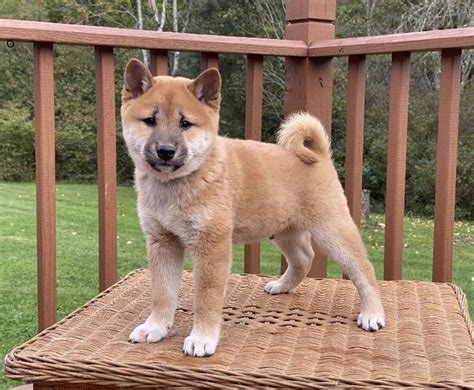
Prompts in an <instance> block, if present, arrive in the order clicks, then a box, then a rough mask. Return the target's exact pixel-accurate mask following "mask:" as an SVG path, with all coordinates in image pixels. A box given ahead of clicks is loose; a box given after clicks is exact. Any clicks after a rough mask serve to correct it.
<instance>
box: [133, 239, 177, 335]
mask: <svg viewBox="0 0 474 390" xmlns="http://www.w3.org/2000/svg"><path fill="white" fill-rule="evenodd" d="M147 253H148V261H149V266H150V273H151V296H152V309H151V314H150V315H149V316H148V318H147V319H146V321H145V322H144V323H143V324H141V325H139V326H137V327H136V328H135V330H134V331H133V332H132V333H131V334H130V336H129V340H130V341H131V342H135V343H144V342H147V343H156V342H157V341H160V340H161V339H162V338H164V337H165V336H166V335H167V334H168V331H169V329H170V328H171V326H172V325H173V320H174V313H175V311H176V305H177V300H178V290H179V284H180V281H181V274H182V270H183V259H184V249H183V246H182V244H181V241H180V240H179V239H178V238H177V237H176V236H174V235H173V234H171V233H162V234H159V235H155V236H154V237H153V238H151V237H147Z"/></svg>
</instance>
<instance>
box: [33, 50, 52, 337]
mask: <svg viewBox="0 0 474 390" xmlns="http://www.w3.org/2000/svg"><path fill="white" fill-rule="evenodd" d="M33 46H34V70H33V72H34V95H35V129H36V145H35V150H36V235H37V244H36V245H37V269H38V281H37V283H38V330H39V331H42V330H43V329H45V328H47V327H48V326H50V325H52V324H54V323H55V322H56V193H55V174H56V170H55V136H54V132H55V129H54V68H53V44H52V43H35V44H34V45H33Z"/></svg>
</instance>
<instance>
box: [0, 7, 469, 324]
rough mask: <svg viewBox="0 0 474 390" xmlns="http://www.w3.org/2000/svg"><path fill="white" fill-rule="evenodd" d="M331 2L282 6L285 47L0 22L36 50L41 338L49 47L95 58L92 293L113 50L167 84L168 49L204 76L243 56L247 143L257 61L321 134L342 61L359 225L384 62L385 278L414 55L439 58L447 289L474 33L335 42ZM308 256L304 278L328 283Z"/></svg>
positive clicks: (110, 218) (48, 257) (48, 255)
mask: <svg viewBox="0 0 474 390" xmlns="http://www.w3.org/2000/svg"><path fill="white" fill-rule="evenodd" d="M335 10H336V6H335V0H307V1H304V2H300V1H299V0H287V14H286V19H287V21H288V22H289V24H288V26H287V30H286V32H287V37H288V38H289V39H286V40H274V39H260V38H243V37H223V36H211V35H199V34H182V33H169V32H167V33H160V32H154V31H137V30H128V29H116V28H105V27H91V26H79V25H65V24H54V23H41V22H29V21H17V20H0V40H22V41H28V42H33V44H34V99H35V128H36V159H37V160H36V161H37V163H36V167H37V172H36V185H37V238H38V242H37V247H38V250H37V258H38V321H39V329H44V328H45V327H47V326H49V325H51V324H52V323H54V322H55V321H56V249H55V248H56V236H55V229H56V226H55V223H56V217H55V215H56V213H55V168H54V162H55V152H54V150H55V138H54V133H55V130H54V77H53V45H54V44H72V45H88V46H93V47H94V48H95V67H96V93H97V145H98V156H97V158H98V192H99V274H100V277H99V280H100V281H99V288H100V290H103V289H105V288H107V287H108V286H110V285H111V284H112V283H114V282H115V281H116V279H117V263H116V259H117V243H116V230H117V223H116V184H117V183H116V162H115V161H116V155H115V105H114V103H115V98H114V96H115V88H114V64H113V48H114V47H129V48H145V49H150V59H151V61H150V63H151V64H150V68H151V71H152V73H153V74H155V75H164V74H168V51H169V50H171V51H194V52H201V67H202V69H206V68H208V67H218V60H219V54H218V53H235V54H242V55H246V56H247V76H246V80H247V81H246V91H247V92H246V110H245V112H246V116H245V137H246V138H247V139H254V140H260V139H261V120H262V94H263V56H265V55H269V56H282V57H285V58H286V80H285V97H284V99H285V100H284V111H285V115H286V114H288V113H290V112H293V111H295V110H306V111H309V112H310V113H312V114H314V115H317V116H318V117H320V118H321V120H322V122H323V124H324V125H325V126H326V128H327V130H328V132H330V130H331V113H332V84H333V83H332V59H333V57H336V56H348V64H349V65H348V92H347V93H348V95H347V141H346V162H345V165H346V180H345V191H346V195H347V198H348V204H349V207H350V210H351V213H352V216H353V218H354V220H355V222H356V224H357V225H359V226H360V220H361V209H360V204H361V191H362V162H363V128H364V103H365V78H366V77H365V60H366V56H367V55H368V54H380V53H392V76H391V90H390V109H389V129H388V163H387V178H388V180H387V193H386V235H385V259H384V264H385V272H384V278H385V279H399V278H401V276H402V273H401V271H402V247H403V216H404V197H405V184H404V183H405V166H406V143H407V110H408V90H409V78H410V69H409V67H410V53H411V52H413V51H421V50H442V62H441V86H440V109H439V129H438V146H437V160H436V199H435V202H436V204H435V233H434V235H435V240H434V250H433V251H434V253H433V280H435V281H450V279H451V268H452V244H453V223H454V222H453V221H454V207H455V178H456V142H457V128H458V116H459V83H460V55H461V50H462V49H463V48H469V47H473V46H474V28H464V29H457V30H444V31H434V32H420V33H407V34H396V35H386V36H378V37H365V38H353V39H334V25H333V21H334V19H335ZM315 251H316V256H315V261H314V262H313V267H312V269H311V271H310V274H309V275H310V276H318V277H323V276H326V268H327V264H326V258H325V257H324V256H322V255H321V254H319V251H318V248H316V247H315ZM259 252H260V249H259V244H252V245H246V247H245V259H244V270H245V272H250V273H257V272H259V270H260V259H259V257H260V253H259Z"/></svg>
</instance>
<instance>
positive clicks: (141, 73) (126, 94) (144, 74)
mask: <svg viewBox="0 0 474 390" xmlns="http://www.w3.org/2000/svg"><path fill="white" fill-rule="evenodd" d="M154 83H155V80H153V76H152V75H151V73H150V71H149V70H148V68H147V67H146V66H145V65H144V64H143V63H142V62H141V61H139V60H137V59H135V58H132V59H131V60H130V61H129V62H128V64H127V67H126V68H125V75H124V77H123V89H122V101H123V102H126V101H127V100H130V99H136V98H137V97H139V96H141V95H143V94H144V93H145V92H146V91H148V89H150V87H152V86H153V84H154Z"/></svg>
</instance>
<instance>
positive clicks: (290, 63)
mask: <svg viewBox="0 0 474 390" xmlns="http://www.w3.org/2000/svg"><path fill="white" fill-rule="evenodd" d="M335 18H336V0H286V21H287V22H288V24H287V26H286V38H287V39H297V40H302V41H304V42H305V43H306V44H308V45H310V44H311V43H313V42H316V41H320V40H325V39H332V38H334V36H335V27H334V24H333V21H334V19H335ZM332 73H333V66H332V58H328V57H321V58H319V57H318V58H314V59H311V58H308V57H303V58H292V57H287V58H286V71H285V106H284V111H285V116H287V115H288V114H290V113H292V112H294V111H299V110H304V111H307V112H309V113H311V114H313V115H315V116H317V117H319V118H320V120H321V122H322V123H323V125H324V127H325V128H326V130H327V131H328V132H329V133H330V132H331V117H332V84H333V83H332ZM313 249H314V250H315V257H314V260H313V265H312V267H311V270H310V271H309V274H308V276H312V277H325V276H326V272H327V258H326V257H325V256H324V255H323V254H322V253H321V251H320V250H319V248H317V247H316V245H315V244H314V243H313ZM285 267H286V261H285V260H284V258H282V271H283V270H284V269H285Z"/></svg>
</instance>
